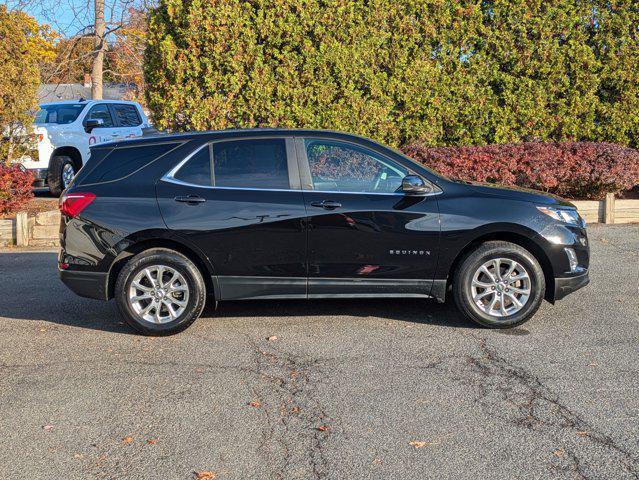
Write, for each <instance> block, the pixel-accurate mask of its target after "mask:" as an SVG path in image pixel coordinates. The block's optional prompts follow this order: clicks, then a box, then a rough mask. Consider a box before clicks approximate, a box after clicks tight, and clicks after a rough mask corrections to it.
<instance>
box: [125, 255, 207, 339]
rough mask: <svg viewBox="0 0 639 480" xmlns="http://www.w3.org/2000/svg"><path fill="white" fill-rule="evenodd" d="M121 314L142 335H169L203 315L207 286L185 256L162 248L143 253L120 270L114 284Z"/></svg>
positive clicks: (197, 270)
mask: <svg viewBox="0 0 639 480" xmlns="http://www.w3.org/2000/svg"><path fill="white" fill-rule="evenodd" d="M115 299H116V303H117V306H118V310H119V311H120V314H121V315H122V316H123V317H124V320H125V321H126V322H127V323H128V324H129V325H130V326H131V327H133V328H134V329H135V330H137V331H138V332H140V333H143V334H145V335H172V334H174V333H178V332H180V331H182V330H184V329H185V328H187V327H188V326H189V325H191V324H192V323H193V322H194V321H195V320H196V319H197V318H198V317H199V316H200V314H201V313H202V309H203V308H204V304H205V302H206V285H205V283H204V280H203V278H202V274H201V273H200V271H199V269H198V268H197V267H196V266H195V265H194V264H193V262H191V260H189V259H188V258H187V257H185V256H184V255H182V254H180V253H178V252H176V251H173V250H169V249H165V248H154V249H150V250H146V251H144V252H142V253H139V254H137V255H136V256H134V257H133V258H132V259H131V260H130V261H129V262H128V263H127V264H126V265H125V266H124V268H123V269H122V271H121V272H120V274H119V275H118V279H117V282H116V284H115Z"/></svg>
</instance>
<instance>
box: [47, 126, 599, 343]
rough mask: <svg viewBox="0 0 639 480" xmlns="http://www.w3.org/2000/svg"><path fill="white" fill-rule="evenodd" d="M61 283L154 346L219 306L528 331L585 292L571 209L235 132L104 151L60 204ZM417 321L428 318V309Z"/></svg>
mask: <svg viewBox="0 0 639 480" xmlns="http://www.w3.org/2000/svg"><path fill="white" fill-rule="evenodd" d="M60 209H61V211H62V221H61V226H60V241H61V251H60V255H59V258H58V269H59V272H60V276H61V278H62V281H63V282H64V283H65V284H66V285H67V286H68V287H69V288H70V289H71V290H73V291H74V292H75V293H77V294H78V295H82V296H85V297H90V298H96V299H101V300H109V299H111V298H115V301H116V304H117V307H118V310H119V311H120V313H121V315H122V316H123V317H124V319H125V320H126V322H127V323H128V324H129V325H131V327H133V328H134V329H136V330H137V331H139V332H141V333H144V334H148V335H167V334H172V333H176V332H178V331H181V330H183V329H184V328H186V327H188V326H189V325H190V324H191V323H193V321H195V319H197V318H198V316H199V315H200V314H201V312H202V309H203V308H204V304H205V302H206V299H207V295H208V296H210V297H212V298H213V299H214V301H220V300H245V299H289V298H295V299H299V298H326V299H330V298H343V297H358V298H382V297H404V298H406V297H411V298H428V297H430V298H435V299H437V300H438V301H440V302H443V301H445V300H446V298H453V299H454V301H455V303H456V305H457V307H458V308H459V310H460V311H461V312H462V314H463V315H464V316H466V317H467V318H469V319H471V320H474V321H475V322H477V323H479V324H481V325H484V326H487V327H494V328H508V327H514V326H516V325H520V324H522V323H523V322H525V321H527V320H528V319H530V318H531V317H532V316H533V315H534V314H535V312H536V311H537V309H538V308H539V306H540V304H541V302H542V300H544V299H546V300H548V301H549V302H551V303H554V302H555V301H556V300H559V299H561V298H563V297H564V296H566V295H567V294H569V293H570V292H573V291H575V290H577V289H579V288H581V287H583V286H585V285H586V284H587V283H588V263H589V247H588V239H587V235H586V230H585V224H584V222H583V220H582V219H581V217H580V216H579V214H578V213H577V211H576V209H575V207H574V206H573V205H572V204H570V203H568V202H566V201H563V200H561V199H559V198H556V197H553V196H550V195H547V194H543V193H540V192H536V191H531V190H523V189H515V188H503V187H496V186H492V185H483V184H476V183H468V182H459V181H453V180H450V179H448V178H445V177H443V176H441V175H439V174H437V173H435V172H433V171H431V170H429V169H427V168H425V167H424V166H423V165H420V164H418V163H416V162H414V161H413V160H411V159H409V158H407V157H406V156H404V155H402V154H401V153H399V152H397V151H395V150H393V149H390V148H387V147H384V146H382V145H379V144H378V143H375V142H373V141H371V140H368V139H366V138H362V137H359V136H355V135H349V134H344V133H338V132H330V131H316V130H263V129H259V130H227V131H217V132H204V133H189V134H178V135H158V136H156V137H149V138H142V139H136V140H130V141H121V142H116V143H109V144H102V145H97V146H95V147H93V148H92V149H91V157H90V159H89V161H88V162H87V163H86V165H85V166H83V167H82V169H81V170H80V171H79V172H78V174H77V176H76V177H75V179H74V180H73V181H72V183H71V184H70V186H69V187H68V188H67V189H66V191H65V192H64V194H63V196H62V197H61V199H60ZM424 308H428V306H427V305H424Z"/></svg>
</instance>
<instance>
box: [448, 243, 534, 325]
mask: <svg viewBox="0 0 639 480" xmlns="http://www.w3.org/2000/svg"><path fill="white" fill-rule="evenodd" d="M545 290H546V282H545V279H544V272H543V270H542V269H541V266H540V265H539V262H538V261H537V259H536V258H535V257H534V255H532V254H531V253H530V252H529V251H528V250H526V249H525V248H523V247H521V246H519V245H516V244H514V243H510V242H502V241H491V242H486V243H484V244H482V245H480V246H479V247H477V248H476V249H475V250H473V251H471V252H470V253H468V254H467V255H466V256H465V257H464V258H463V259H462V261H461V262H460V264H459V266H458V268H457V271H456V272H455V275H454V279H453V296H454V298H455V303H456V304H457V307H458V308H459V310H460V311H461V312H462V313H463V314H464V315H465V316H466V317H467V318H469V319H471V320H473V321H475V322H477V323H479V324H481V325H484V326H486V327H491V328H511V327H515V326H517V325H521V324H522V323H524V322H526V321H528V320H529V319H530V318H531V317H532V316H533V315H534V314H535V312H537V310H538V309H539V307H540V305H541V302H542V301H543V299H544V294H545Z"/></svg>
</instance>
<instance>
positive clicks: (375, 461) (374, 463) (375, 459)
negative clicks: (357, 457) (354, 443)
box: [373, 458, 382, 465]
mask: <svg viewBox="0 0 639 480" xmlns="http://www.w3.org/2000/svg"><path fill="white" fill-rule="evenodd" d="M381 464H382V459H381V458H374V459H373V465H381Z"/></svg>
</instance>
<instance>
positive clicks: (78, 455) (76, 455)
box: [73, 453, 84, 458]
mask: <svg viewBox="0 0 639 480" xmlns="http://www.w3.org/2000/svg"><path fill="white" fill-rule="evenodd" d="M73 458H84V454H82V453H75V454H73Z"/></svg>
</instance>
